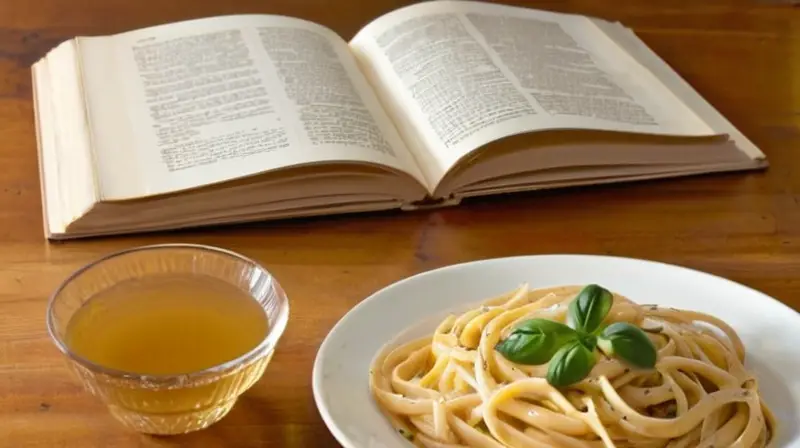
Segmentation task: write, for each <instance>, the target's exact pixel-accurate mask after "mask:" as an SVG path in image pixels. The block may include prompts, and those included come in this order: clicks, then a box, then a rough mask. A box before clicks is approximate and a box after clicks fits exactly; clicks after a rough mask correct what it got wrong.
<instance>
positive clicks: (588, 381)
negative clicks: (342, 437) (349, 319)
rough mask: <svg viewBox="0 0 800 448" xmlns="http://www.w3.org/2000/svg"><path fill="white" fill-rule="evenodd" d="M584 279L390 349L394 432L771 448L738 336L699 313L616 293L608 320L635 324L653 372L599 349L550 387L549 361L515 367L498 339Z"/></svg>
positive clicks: (378, 374)
mask: <svg viewBox="0 0 800 448" xmlns="http://www.w3.org/2000/svg"><path fill="white" fill-rule="evenodd" d="M579 290H580V287H579V286H565V287H557V288H548V289H541V290H530V289H529V288H528V286H527V285H523V286H521V287H519V288H517V289H515V290H513V291H511V292H509V293H507V294H504V295H502V296H500V297H496V298H493V299H491V300H488V301H486V302H485V303H483V304H481V305H479V306H476V307H475V308H472V309H470V310H468V311H466V312H464V313H463V314H460V315H450V316H448V317H447V318H445V319H444V320H442V321H441V323H440V324H439V325H438V327H437V328H436V330H435V331H434V332H433V334H432V335H431V336H428V337H425V338H423V339H419V340H415V341H412V342H408V343H405V344H403V345H400V346H387V347H386V348H384V349H383V350H382V351H381V353H379V354H378V356H377V357H376V358H375V360H374V361H373V364H372V366H371V369H370V388H371V390H372V393H373V395H374V397H375V399H376V401H377V403H378V405H379V407H380V408H381V410H382V411H383V413H384V414H385V415H386V416H387V417H388V418H389V419H390V420H391V422H392V424H393V425H394V426H395V428H397V430H398V431H399V432H400V433H401V434H403V435H404V436H406V438H407V439H409V440H410V441H412V443H413V444H414V445H415V446H418V447H427V448H444V447H450V448H455V447H479V448H505V447H512V448H549V447H565V448H623V447H646V448H649V447H653V448H656V447H669V448H678V447H691V448H712V447H716V448H720V447H732V448H751V447H766V446H769V444H770V442H771V441H772V440H773V439H774V436H775V419H774V417H773V415H772V413H771V412H770V410H769V408H768V407H767V406H766V405H765V403H764V402H763V400H762V398H761V396H760V394H759V389H758V382H757V381H756V379H755V378H754V377H753V375H752V374H751V373H750V372H748V371H747V370H746V369H745V367H744V366H743V362H744V356H745V349H744V346H743V344H742V342H741V340H740V339H739V337H738V335H737V334H736V332H735V331H734V330H733V329H732V328H731V327H730V326H728V325H727V324H726V323H725V322H722V321H721V320H719V319H717V318H715V317H713V316H710V315H706V314H703V313H699V312H693V311H687V310H676V309H672V308H660V307H658V306H655V305H639V304H636V303H634V302H632V301H631V300H628V299H627V298H625V297H622V296H620V295H618V294H614V302H613V305H612V308H611V311H610V312H609V313H608V315H607V317H606V321H605V322H607V323H612V322H628V323H631V324H634V325H637V326H639V327H640V328H642V329H643V330H644V331H645V332H646V333H647V335H648V337H649V338H650V339H651V340H652V341H653V343H654V344H655V346H656V348H657V350H658V356H657V362H656V365H655V368H654V369H636V368H632V367H630V366H629V365H628V364H625V363H624V362H623V361H619V360H617V359H613V358H608V357H606V356H605V355H603V354H602V353H600V352H599V351H597V352H595V355H596V359H597V361H596V364H595V365H594V367H593V368H592V370H591V372H590V373H589V375H588V376H587V377H586V378H585V379H583V380H582V381H580V382H578V383H575V384H573V385H571V386H568V387H565V388H556V387H553V386H552V385H550V384H549V383H548V381H547V379H546V372H547V364H544V365H519V364H515V363H512V362H510V361H508V360H507V359H505V358H504V357H503V356H502V355H501V354H500V353H499V352H498V351H497V350H495V346H496V344H497V343H498V341H500V340H501V339H503V338H505V337H506V336H508V334H509V333H510V331H511V329H512V327H513V326H514V324H516V323H518V322H520V321H522V320H524V319H530V318H544V319H550V320H555V321H558V322H562V323H565V322H566V313H567V305H568V303H569V302H570V301H571V300H572V299H573V298H574V297H575V295H576V294H577V293H578V292H579Z"/></svg>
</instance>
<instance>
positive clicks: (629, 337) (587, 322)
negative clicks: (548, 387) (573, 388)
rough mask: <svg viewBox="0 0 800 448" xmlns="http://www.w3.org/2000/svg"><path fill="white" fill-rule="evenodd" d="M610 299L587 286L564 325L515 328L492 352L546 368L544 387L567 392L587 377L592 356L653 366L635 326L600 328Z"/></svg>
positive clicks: (647, 343)
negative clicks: (559, 388)
mask: <svg viewBox="0 0 800 448" xmlns="http://www.w3.org/2000/svg"><path fill="white" fill-rule="evenodd" d="M613 302H614V296H613V294H611V292H609V291H608V290H607V289H604V288H603V287H601V286H598V285H594V284H592V285H587V286H586V287H584V288H583V289H582V290H581V291H580V292H579V293H578V295H577V296H575V298H574V299H573V300H572V302H570V304H569V309H568V310H567V325H564V324H562V323H559V322H555V321H552V320H548V319H531V320H526V321H524V322H521V323H519V324H518V325H517V326H516V327H515V328H514V330H513V331H512V332H511V334H510V335H508V337H507V338H506V339H504V340H502V341H500V342H498V343H497V345H496V346H495V349H496V350H497V351H498V352H500V354H502V355H503V357H505V358H506V359H508V360H509V361H511V362H514V363H517V364H526V365H542V364H545V363H548V362H549V363H550V364H549V365H548V369H547V382H549V383H550V384H552V385H553V386H555V387H566V386H569V385H571V384H574V383H577V382H579V381H581V380H582V379H584V378H586V376H587V375H589V372H591V371H592V367H594V364H595V355H594V350H595V349H596V348H599V349H600V350H601V351H602V352H603V353H605V354H606V355H607V356H609V357H612V356H613V357H616V358H618V359H621V360H622V361H624V362H626V363H628V364H630V365H632V366H634V367H637V368H642V369H651V368H653V367H654V366H655V363H656V357H657V352H656V347H655V345H654V344H653V342H652V341H651V340H650V339H649V338H648V337H647V335H646V334H645V333H644V331H642V329H640V328H639V327H636V326H634V325H631V324H629V323H626V322H617V323H613V324H611V325H608V326H606V327H604V326H603V321H604V320H605V318H606V316H607V315H608V312H609V311H610V310H611V305H612V304H613Z"/></svg>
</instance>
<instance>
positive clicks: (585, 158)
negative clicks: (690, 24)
mask: <svg viewBox="0 0 800 448" xmlns="http://www.w3.org/2000/svg"><path fill="white" fill-rule="evenodd" d="M32 71H33V86H34V102H35V111H36V124H37V133H38V135H37V138H38V143H39V145H38V149H39V164H40V175H41V179H42V192H43V208H44V217H45V229H46V236H47V237H48V238H50V239H64V238H77V237H85V236H92V235H103V234H120V233H130V232H143V231H152V230H160V229H174V228H181V227H193V226H201V225H211V224H221V223H232V222H244V221H254V220H266V219H276V218H289V217H296V216H310V215H320V214H333V213H346V212H359V211H370V210H385V209H403V210H412V209H416V208H420V207H432V206H445V205H454V204H458V203H459V201H460V200H461V199H462V198H466V197H470V196H477V195H488V194H496V193H505V192H514V191H522V190H533V189H542V188H554V187H563V186H571V185H585V184H600V183H609V182H618V181H633V180H640V179H651V178H659V177H671V176H683V175H691V174H700V173H709V172H719V171H733V170H745V169H755V168H762V167H765V166H766V165H767V162H766V158H765V156H764V154H762V152H761V151H759V149H757V148H756V146H754V145H753V143H751V142H750V141H749V140H748V139H747V138H746V137H745V136H744V135H742V134H741V133H740V132H739V131H737V130H736V129H735V128H734V127H733V126H732V125H731V124H730V123H729V122H728V121H727V120H726V119H725V118H724V117H723V116H722V115H720V114H719V113H718V112H717V111H715V109H714V108H713V107H712V106H711V105H709V104H708V103H707V102H706V101H705V100H703V99H702V98H701V96H700V95H698V94H697V93H696V92H695V91H694V90H693V89H692V88H691V87H690V86H689V85H688V84H687V83H686V82H685V81H683V80H682V79H681V78H680V77H679V76H678V75H677V74H676V73H675V72H674V71H673V70H671V69H670V67H669V66H668V65H667V64H666V63H665V62H664V61H662V60H661V59H660V58H659V57H658V56H656V55H655V54H654V53H653V52H652V51H651V50H649V49H648V48H647V47H646V46H645V45H644V44H643V42H642V41H641V40H639V39H638V38H637V37H636V36H635V34H634V33H633V32H632V31H630V30H629V29H627V28H625V27H624V26H622V25H620V24H617V23H612V22H608V21H604V20H599V19H595V18H588V17H584V16H578V15H567V14H559V13H553V12H545V11H536V10H529V9H523V8H517V7H511V6H505V5H497V4H488V3H479V2H470V1H449V0H448V1H445V0H442V1H433V2H426V3H419V4H415V5H413V6H407V7H404V8H402V9H398V10H396V11H393V12H390V13H388V14H386V15H384V16H382V17H379V18H377V19H375V20H374V21H373V22H371V23H369V24H368V25H367V26H365V27H364V28H363V29H361V30H360V31H359V32H358V34H357V35H356V36H355V37H354V38H353V39H352V40H351V41H349V42H347V41H345V40H344V39H343V38H342V37H340V36H338V35H337V34H335V33H334V32H333V31H331V30H330V29H328V28H325V27H323V26H321V25H318V24H314V23H310V22H308V21H305V20H301V19H296V18H290V17H284V16H272V15H235V16H222V17H212V18H203V19H196V20H190V21H185V22H179V23H172V24H166V25H159V26H154V27H150V28H146V29H141V30H136V31H130V32H126V33H122V34H117V35H113V36H98V37H77V38H75V39H71V40H69V41H67V42H64V43H62V44H60V45H59V46H57V47H56V48H54V49H53V50H51V51H50V52H49V53H48V54H47V55H46V56H45V57H44V58H42V59H41V60H40V61H38V62H36V63H35V64H34V66H33V68H32Z"/></svg>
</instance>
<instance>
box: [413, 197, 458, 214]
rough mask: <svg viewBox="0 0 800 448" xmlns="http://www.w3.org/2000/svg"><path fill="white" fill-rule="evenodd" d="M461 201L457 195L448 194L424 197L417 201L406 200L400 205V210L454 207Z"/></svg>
mask: <svg viewBox="0 0 800 448" xmlns="http://www.w3.org/2000/svg"><path fill="white" fill-rule="evenodd" d="M460 203H461V198H460V197H457V196H452V195H451V196H449V197H446V198H432V197H430V196H428V197H425V198H424V199H421V200H419V201H414V202H407V203H405V204H403V205H402V206H400V210H402V211H415V210H428V209H436V208H444V207H455V206H457V205H459V204H460Z"/></svg>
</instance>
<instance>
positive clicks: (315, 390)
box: [311, 252, 800, 448]
mask: <svg viewBox="0 0 800 448" xmlns="http://www.w3.org/2000/svg"><path fill="white" fill-rule="evenodd" d="M548 258H550V259H552V258H562V259H563V258H582V259H594V260H597V261H601V260H614V261H615V262H627V263H630V262H634V263H642V264H647V265H651V266H659V267H661V268H667V269H677V270H680V271H684V272H685V273H687V274H691V275H700V276H701V277H705V278H708V279H709V280H712V281H717V282H720V281H722V282H725V283H729V284H733V286H736V287H739V288H744V289H746V290H748V291H749V292H750V293H753V294H756V295H758V296H760V297H761V299H762V300H766V301H770V302H773V303H774V304H775V305H778V306H779V307H781V308H783V310H784V312H786V313H788V314H793V315H794V318H796V319H799V320H800V311H797V310H795V309H794V308H792V307H790V306H789V305H787V304H785V303H783V302H782V301H780V300H778V299H777V298H776V297H773V296H771V295H769V294H767V293H765V292H762V291H760V290H758V289H755V288H753V287H750V286H748V285H745V284H743V283H740V282H737V281H735V280H731V279H729V278H726V277H722V276H720V275H717V274H713V273H711V272H707V271H703V270H699V269H695V268H691V267H687V266H683V265H680V264H674V263H668V262H665V261H659V260H653V259H646V258H637V257H626V256H621V255H605V254H590V253H580V252H575V253H569V252H563V253H561V252H560V253H542V254H529V255H512V256H498V257H488V258H478V259H474V260H469V261H462V262H457V263H452V264H446V265H443V266H439V267H436V268H432V269H428V270H425V271H420V272H417V273H415V274H413V275H409V276H407V277H403V278H401V279H399V280H396V281H394V282H391V283H388V284H386V285H384V286H382V287H380V288H378V289H376V290H374V291H373V292H372V293H370V294H369V295H368V296H366V297H365V298H364V299H362V300H361V301H360V302H358V303H357V304H356V305H355V306H353V307H351V308H350V309H349V310H348V311H347V312H346V313H344V314H343V315H342V316H341V317H340V318H339V319H338V320H337V321H336V323H335V324H334V325H333V327H331V328H330V330H328V332H327V334H326V335H325V338H324V339H323V340H322V343H320V345H319V348H318V349H317V352H316V354H315V356H314V364H313V366H312V373H311V389H312V395H313V397H314V404H315V406H316V408H317V412H318V413H319V415H320V417H321V418H322V421H323V422H324V423H325V426H326V427H327V428H328V431H330V433H331V435H333V437H334V438H335V439H336V441H337V442H339V443H340V444H342V446H343V447H344V448H360V447H358V446H357V445H355V444H354V442H353V441H352V440H350V438H349V437H348V436H347V435H345V434H344V432H343V431H342V430H341V429H339V426H338V425H337V424H336V423H335V422H334V420H333V417H332V416H331V413H330V411H329V410H328V406H327V405H326V404H325V400H324V394H323V393H322V383H323V381H324V374H323V370H322V368H323V367H322V359H323V358H324V356H322V355H323V354H324V353H325V352H326V349H327V348H328V345H330V344H332V342H331V341H332V339H333V337H334V334H335V333H336V332H337V331H338V330H340V329H341V328H342V327H344V326H345V325H346V324H347V321H348V320H349V319H352V318H353V317H352V316H354V315H356V314H357V313H358V311H359V310H360V308H363V307H365V306H368V304H369V303H371V302H373V301H375V300H379V299H378V297H380V296H381V295H382V294H383V293H384V292H385V291H386V290H389V289H391V288H395V287H398V286H400V285H402V284H405V283H409V282H413V281H418V280H419V279H420V278H424V277H426V276H429V275H436V273H438V272H442V271H451V270H458V269H464V268H465V267H467V266H471V265H480V264H487V263H500V262H513V261H514V260H532V259H548Z"/></svg>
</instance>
